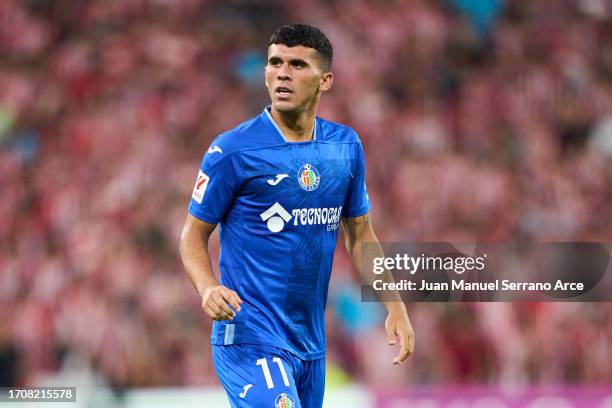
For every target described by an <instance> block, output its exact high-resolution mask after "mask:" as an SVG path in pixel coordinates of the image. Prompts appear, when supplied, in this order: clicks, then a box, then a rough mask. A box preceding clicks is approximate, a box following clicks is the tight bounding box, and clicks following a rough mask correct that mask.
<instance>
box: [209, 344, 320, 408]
mask: <svg viewBox="0 0 612 408" xmlns="http://www.w3.org/2000/svg"><path fill="white" fill-rule="evenodd" d="M212 355H213V360H214V363H215V370H216V371H217V376H219V380H220V381H221V384H223V387H224V388H225V391H226V392H227V396H228V397H229V401H230V405H231V406H232V408H261V407H270V408H300V407H301V408H321V406H322V405H323V392H324V389H325V358H320V359H317V360H312V361H305V360H302V359H299V358H298V357H296V356H294V355H293V354H291V353H290V352H288V351H286V350H283V349H279V348H276V347H272V346H266V345H259V344H232V345H228V346H216V345H213V346H212Z"/></svg>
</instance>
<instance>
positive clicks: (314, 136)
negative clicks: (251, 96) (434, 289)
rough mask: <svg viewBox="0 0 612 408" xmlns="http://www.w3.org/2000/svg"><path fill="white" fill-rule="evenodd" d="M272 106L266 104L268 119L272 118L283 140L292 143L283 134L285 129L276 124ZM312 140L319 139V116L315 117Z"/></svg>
mask: <svg viewBox="0 0 612 408" xmlns="http://www.w3.org/2000/svg"><path fill="white" fill-rule="evenodd" d="M270 108H271V106H266V108H265V109H264V112H266V115H267V116H268V119H270V122H272V124H273V125H274V127H275V128H276V130H277V131H278V134H279V135H281V137H282V138H283V140H284V141H285V142H287V143H292V142H289V141H288V140H287V138H286V137H285V135H284V134H283V131H282V130H281V128H279V127H278V125H277V124H276V122H275V121H274V118H273V117H272V114H271V113H270ZM312 140H317V118H316V117H315V123H314V128H313V130H312Z"/></svg>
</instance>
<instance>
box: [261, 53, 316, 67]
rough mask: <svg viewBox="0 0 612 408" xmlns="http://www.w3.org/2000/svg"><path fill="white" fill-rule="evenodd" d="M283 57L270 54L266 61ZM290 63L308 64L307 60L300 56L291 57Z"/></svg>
mask: <svg viewBox="0 0 612 408" xmlns="http://www.w3.org/2000/svg"><path fill="white" fill-rule="evenodd" d="M282 60H283V59H282V58H281V57H279V56H278V55H271V56H270V57H268V62H271V61H282ZM289 63H290V64H302V65H308V61H306V60H304V59H302V58H291V59H290V60H289Z"/></svg>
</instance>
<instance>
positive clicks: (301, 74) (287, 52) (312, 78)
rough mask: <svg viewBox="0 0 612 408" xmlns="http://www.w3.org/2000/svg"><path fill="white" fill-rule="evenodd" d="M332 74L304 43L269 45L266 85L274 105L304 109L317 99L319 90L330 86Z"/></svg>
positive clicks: (282, 109) (287, 108)
mask: <svg viewBox="0 0 612 408" xmlns="http://www.w3.org/2000/svg"><path fill="white" fill-rule="evenodd" d="M331 82H332V74H331V72H324V71H323V69H322V67H321V63H320V62H319V59H318V58H317V52H316V50H314V49H312V48H308V47H304V46H301V45H299V46H296V47H287V46H286V45H283V44H272V45H270V47H268V63H267V64H266V87H267V88H268V93H269V94H270V99H271V100H272V106H273V107H274V109H276V110H278V111H281V112H288V111H302V110H304V109H307V108H309V107H310V106H312V104H313V103H315V102H316V101H317V98H318V96H319V92H320V91H326V90H328V89H329V88H330V87H331Z"/></svg>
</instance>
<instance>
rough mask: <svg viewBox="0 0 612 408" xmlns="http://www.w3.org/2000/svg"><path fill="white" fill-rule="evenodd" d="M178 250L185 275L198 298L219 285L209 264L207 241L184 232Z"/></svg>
mask: <svg viewBox="0 0 612 408" xmlns="http://www.w3.org/2000/svg"><path fill="white" fill-rule="evenodd" d="M180 248H181V259H182V260H183V265H184V267H185V270H186V271H187V275H189V279H190V280H191V283H192V284H193V286H194V287H195V289H196V290H197V291H198V293H199V294H200V296H202V295H203V294H204V291H205V290H206V289H207V288H209V287H211V286H215V285H218V284H219V283H218V281H217V279H216V278H215V276H214V273H213V269H212V264H211V262H210V255H209V254H208V240H204V239H202V237H200V236H198V235H197V234H194V233H193V232H184V233H183V234H182V235H181V245H180Z"/></svg>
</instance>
